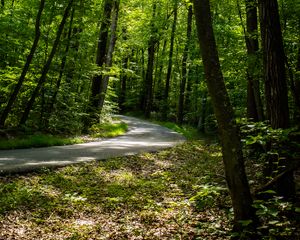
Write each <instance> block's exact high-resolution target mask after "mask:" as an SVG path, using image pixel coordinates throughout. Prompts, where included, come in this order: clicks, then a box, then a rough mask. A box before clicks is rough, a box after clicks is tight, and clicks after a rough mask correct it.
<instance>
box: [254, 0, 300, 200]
mask: <svg viewBox="0 0 300 240" xmlns="http://www.w3.org/2000/svg"><path fill="white" fill-rule="evenodd" d="M259 8H260V26H261V35H262V48H263V56H264V57H263V59H264V78H265V97H266V108H267V118H268V120H270V123H271V126H272V128H274V129H277V128H288V127H289V105H288V91H287V81H286V73H285V54H284V48H283V39H282V33H281V26H280V17H279V12H278V3H277V0H259ZM292 183H293V172H291V173H288V174H287V175H286V176H285V177H283V178H281V179H280V181H279V182H278V184H277V191H278V193H279V194H280V195H282V196H284V197H291V196H294V194H295V188H294V185H293V184H292Z"/></svg>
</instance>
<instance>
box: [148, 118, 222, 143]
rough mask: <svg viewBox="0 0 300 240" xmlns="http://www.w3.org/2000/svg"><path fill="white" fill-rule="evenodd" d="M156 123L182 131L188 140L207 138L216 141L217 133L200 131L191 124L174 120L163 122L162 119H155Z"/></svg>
mask: <svg viewBox="0 0 300 240" xmlns="http://www.w3.org/2000/svg"><path fill="white" fill-rule="evenodd" d="M153 122H154V123H156V124H159V125H161V126H164V127H166V128H169V129H171V130H173V131H175V132H178V133H181V134H182V135H183V136H185V137H186V138H187V139H188V140H199V139H206V140H213V141H216V140H215V138H216V136H215V135H208V134H204V133H201V132H199V130H198V129H197V128H195V127H193V126H190V125H182V126H180V125H178V124H176V123H174V122H162V121H153Z"/></svg>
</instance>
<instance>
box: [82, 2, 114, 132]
mask: <svg viewBox="0 0 300 240" xmlns="http://www.w3.org/2000/svg"><path fill="white" fill-rule="evenodd" d="M112 8H113V0H105V1H104V7H103V18H102V21H101V27H100V33H99V38H98V48H97V56H96V64H97V66H98V67H99V68H102V67H103V66H104V64H105V60H106V54H107V45H108V44H107V42H108V39H109V27H110V25H111V13H112ZM102 81H103V74H101V73H99V74H97V75H96V76H95V77H94V78H93V81H92V89H91V96H90V103H89V107H88V113H89V120H88V121H87V122H86V123H85V125H86V127H87V126H90V125H91V124H92V123H93V122H96V121H97V120H98V111H99V108H100V105H101V84H102Z"/></svg>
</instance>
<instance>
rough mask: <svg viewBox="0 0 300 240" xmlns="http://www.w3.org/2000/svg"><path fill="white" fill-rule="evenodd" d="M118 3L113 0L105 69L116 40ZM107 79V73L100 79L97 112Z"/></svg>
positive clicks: (108, 66)
mask: <svg viewBox="0 0 300 240" xmlns="http://www.w3.org/2000/svg"><path fill="white" fill-rule="evenodd" d="M119 5H120V0H114V5H113V17H112V22H111V29H110V41H109V45H108V50H107V55H106V59H105V67H106V68H107V70H109V68H110V67H111V66H112V60H113V59H112V58H113V52H114V49H115V45H116V40H117V26H118V18H119ZM108 81H109V75H108V74H107V75H105V76H104V77H103V78H102V81H101V83H100V96H99V110H98V111H99V114H101V111H102V109H103V105H104V100H105V95H106V91H107V87H108Z"/></svg>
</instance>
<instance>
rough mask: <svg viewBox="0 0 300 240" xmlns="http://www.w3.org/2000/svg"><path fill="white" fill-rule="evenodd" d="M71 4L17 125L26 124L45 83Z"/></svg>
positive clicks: (67, 8)
mask: <svg viewBox="0 0 300 240" xmlns="http://www.w3.org/2000/svg"><path fill="white" fill-rule="evenodd" d="M72 4H73V0H70V1H69V3H68V6H67V7H66V9H65V12H64V15H63V18H62V20H61V22H60V25H59V27H58V31H57V33H56V38H55V41H54V43H53V47H52V50H51V52H50V54H49V56H48V59H47V62H46V64H45V65H44V67H43V70H42V74H41V77H40V79H39V81H38V84H37V86H36V87H35V89H34V91H33V93H32V95H31V98H30V100H29V102H28V103H27V106H26V108H25V111H24V112H23V115H22V117H21V120H20V123H19V125H23V124H25V123H26V121H27V119H28V117H29V113H30V111H31V109H32V107H33V104H34V102H35V100H36V97H37V96H38V94H39V92H40V89H41V87H42V86H43V84H44V83H45V81H46V77H47V74H48V71H49V69H50V66H51V63H52V60H53V57H54V55H55V53H56V50H57V47H58V44H59V42H60V37H61V34H62V32H63V29H64V26H65V23H66V21H67V18H68V15H69V12H70V10H71V7H72Z"/></svg>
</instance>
